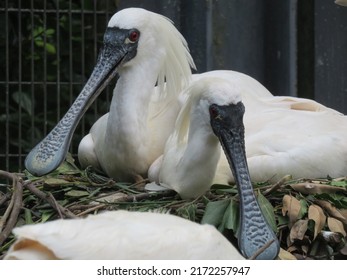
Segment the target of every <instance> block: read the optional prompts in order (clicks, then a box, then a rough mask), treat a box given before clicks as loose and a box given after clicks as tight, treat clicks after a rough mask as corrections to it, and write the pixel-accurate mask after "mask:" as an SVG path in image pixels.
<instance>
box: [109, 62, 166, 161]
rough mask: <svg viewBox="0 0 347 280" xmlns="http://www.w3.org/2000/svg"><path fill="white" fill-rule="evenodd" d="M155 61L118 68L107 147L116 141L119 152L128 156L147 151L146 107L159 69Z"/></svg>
mask: <svg viewBox="0 0 347 280" xmlns="http://www.w3.org/2000/svg"><path fill="white" fill-rule="evenodd" d="M155 64H156V63H152V64H146V63H143V64H142V65H136V66H134V67H132V66H128V67H125V68H124V69H122V71H120V78H119V79H118V81H117V85H116V88H115V90H114V93H113V97H112V102H111V106H110V113H109V117H108V123H107V136H106V137H105V145H106V146H107V145H108V144H109V145H115V143H116V145H117V146H118V149H117V150H118V152H121V153H124V154H126V153H127V154H128V155H130V154H134V153H138V154H141V153H146V152H147V150H146V149H147V147H148V145H149V144H148V143H147V141H148V133H149V132H148V127H147V126H148V125H147V120H148V107H149V103H150V101H151V97H152V95H153V91H154V87H155V84H156V80H157V76H158V71H159V67H158V66H155ZM157 64H158V63H157ZM113 149H114V147H113Z"/></svg>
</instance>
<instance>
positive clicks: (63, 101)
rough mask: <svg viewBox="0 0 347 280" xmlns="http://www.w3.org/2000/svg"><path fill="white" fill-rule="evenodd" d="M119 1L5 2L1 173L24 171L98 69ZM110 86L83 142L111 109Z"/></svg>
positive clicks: (85, 126)
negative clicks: (31, 154) (29, 155)
mask: <svg viewBox="0 0 347 280" xmlns="http://www.w3.org/2000/svg"><path fill="white" fill-rule="evenodd" d="M115 11H116V6H115V1H96V0H90V1H87V0H81V1H67V0H65V1H63V0H59V1H48V0H46V1H41V0H40V1H38V0H37V1H36V0H31V1H21V0H12V1H11V0H6V1H1V6H0V23H1V24H0V25H1V26H0V28H1V29H2V32H0V33H1V35H0V36H1V37H2V38H1V40H0V41H1V42H0V48H1V54H0V61H1V64H2V65H3V67H2V68H1V69H0V89H1V92H3V93H4V95H3V99H2V101H0V126H1V133H0V139H1V142H2V145H0V169H2V170H8V171H11V172H21V171H22V170H23V169H24V165H23V162H24V158H25V156H26V154H27V153H28V152H29V151H30V150H31V148H33V146H34V145H35V144H36V143H38V142H39V141H40V140H41V139H42V138H43V137H44V136H45V135H46V134H47V133H48V132H49V131H50V130H51V129H52V128H53V127H54V125H55V124H56V123H57V121H58V120H59V119H60V118H61V117H62V116H63V114H64V113H65V112H66V111H67V109H68V108H69V106H70V105H71V103H72V102H73V101H74V99H75V98H76V96H77V95H78V93H79V92H80V90H81V89H82V87H83V85H84V83H85V82H86V80H87V79H88V76H89V74H90V73H91V70H92V68H93V66H94V63H95V61H96V58H97V53H98V48H99V46H100V43H101V42H102V36H103V33H104V31H105V27H106V25H107V22H108V20H109V18H110V16H112V14H113V13H114V12H115ZM112 87H113V85H110V86H109V87H108V88H107V89H106V90H105V93H104V94H102V95H101V96H100V98H99V99H98V100H97V102H95V103H94V104H93V106H92V107H91V108H90V109H89V110H88V112H87V113H86V115H85V116H84V118H83V119H82V121H81V123H80V125H79V126H78V128H77V130H76V133H75V135H74V138H73V140H72V145H71V150H70V152H71V153H72V154H75V152H76V151H77V146H78V142H79V140H80V139H81V138H82V136H83V135H85V134H86V133H87V132H88V130H89V129H90V127H91V125H92V124H93V123H94V122H95V120H96V119H97V118H98V117H100V116H101V115H102V114H104V113H105V112H106V111H107V109H108V106H109V100H110V92H111V91H112Z"/></svg>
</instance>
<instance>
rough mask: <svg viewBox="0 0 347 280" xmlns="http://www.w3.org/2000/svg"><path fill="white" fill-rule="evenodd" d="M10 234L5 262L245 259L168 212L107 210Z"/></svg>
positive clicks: (215, 234) (206, 230)
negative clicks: (20, 260) (13, 241)
mask: <svg viewBox="0 0 347 280" xmlns="http://www.w3.org/2000/svg"><path fill="white" fill-rule="evenodd" d="M13 233H14V234H15V236H16V241H15V243H14V244H13V245H12V246H11V247H10V249H9V251H8V252H7V253H6V255H5V258H4V259H5V260H13V259H26V260H28V259H36V260H37V259H68V260H71V259H77V260H86V259H94V260H101V259H114V260H130V259H135V260H140V259H141V260H143V259H151V260H153V259H157V260H158V259H161V260H165V259H177V260H179V259H182V260H185V259H191V260H195V259H232V260H242V259H244V257H243V256H242V255H241V254H240V253H239V251H238V250H237V249H236V248H235V247H234V246H233V245H232V244H231V243H230V242H229V241H228V240H227V239H226V238H225V237H224V236H223V235H222V234H221V233H220V232H219V231H218V230H217V229H216V228H215V227H213V226H211V225H208V224H204V225H200V224H198V223H195V222H191V221H189V220H186V219H183V218H180V217H178V216H174V215H170V214H160V213H152V212H128V211H123V210H119V211H109V212H104V213H100V214H96V215H89V216H88V217H87V218H84V219H73V220H63V219H60V220H55V221H50V222H46V223H41V224H35V225H25V226H22V227H17V228H15V229H14V230H13ZM139 233H140V234H139Z"/></svg>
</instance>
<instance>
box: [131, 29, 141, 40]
mask: <svg viewBox="0 0 347 280" xmlns="http://www.w3.org/2000/svg"><path fill="white" fill-rule="evenodd" d="M128 38H129V40H130V42H131V43H135V42H137V40H138V39H139V38H140V32H139V31H137V30H133V31H131V32H130V34H129V37H128Z"/></svg>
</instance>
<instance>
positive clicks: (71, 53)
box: [68, 1, 74, 153]
mask: <svg viewBox="0 0 347 280" xmlns="http://www.w3.org/2000/svg"><path fill="white" fill-rule="evenodd" d="M71 2H72V1H70V2H69V13H68V15H69V97H70V98H69V99H70V100H69V101H70V104H71V103H72V102H73V85H72V81H73V80H74V78H73V49H72V36H73V34H72V13H71V10H72V3H71ZM72 146H73V145H70V152H71V153H73V150H72Z"/></svg>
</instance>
